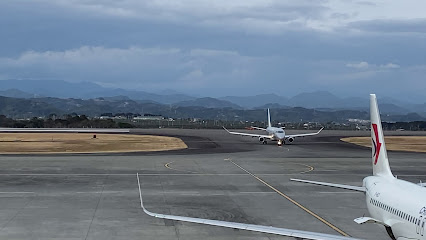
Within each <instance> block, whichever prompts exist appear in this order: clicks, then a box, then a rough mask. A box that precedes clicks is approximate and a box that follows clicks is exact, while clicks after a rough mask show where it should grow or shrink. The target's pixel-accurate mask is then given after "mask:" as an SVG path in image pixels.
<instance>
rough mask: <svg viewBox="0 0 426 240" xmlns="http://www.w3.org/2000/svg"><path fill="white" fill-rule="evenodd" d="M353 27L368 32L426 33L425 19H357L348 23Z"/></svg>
mask: <svg viewBox="0 0 426 240" xmlns="http://www.w3.org/2000/svg"><path fill="white" fill-rule="evenodd" d="M348 27H349V28H351V29H357V30H361V31H367V32H376V33H377V32H383V33H426V18H425V19H406V20H396V19H386V20H385V19H383V20H382V19H379V20H369V21H357V22H351V23H349V24H348Z"/></svg>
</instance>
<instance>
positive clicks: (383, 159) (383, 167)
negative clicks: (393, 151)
mask: <svg viewBox="0 0 426 240" xmlns="http://www.w3.org/2000/svg"><path fill="white" fill-rule="evenodd" d="M370 119H371V140H372V148H371V149H372V162H373V175H375V176H376V175H380V176H388V177H393V175H392V172H391V170H390V167H389V161H388V154H387V151H386V145H385V139H384V137H383V129H382V122H381V120H380V112H379V107H378V105H377V99H376V95H375V94H370Z"/></svg>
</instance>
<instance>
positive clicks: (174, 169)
mask: <svg viewBox="0 0 426 240" xmlns="http://www.w3.org/2000/svg"><path fill="white" fill-rule="evenodd" d="M172 163H174V161H172V162H169V163H166V164H164V167H166V168H168V169H170V170H173V171H178V172H186V173H198V172H192V171H187V170H180V169H176V168H172V167H170V164H172Z"/></svg>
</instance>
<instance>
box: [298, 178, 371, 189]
mask: <svg viewBox="0 0 426 240" xmlns="http://www.w3.org/2000/svg"><path fill="white" fill-rule="evenodd" d="M290 180H291V181H295V182H302V183H310V184H316V185H322V186H327V187H335V188H343V189H348V190H352V191H358V192H365V187H358V186H351V185H344V184H336V183H327V182H316V181H310V180H302V179H295V178H292V179H290Z"/></svg>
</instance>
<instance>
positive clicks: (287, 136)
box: [285, 127, 324, 138]
mask: <svg viewBox="0 0 426 240" xmlns="http://www.w3.org/2000/svg"><path fill="white" fill-rule="evenodd" d="M323 129H324V128H323V127H322V128H321V129H320V130H318V132H315V133H302V134H294V135H286V136H285V137H286V138H296V137H307V136H313V135H317V134H319V133H320V132H321V131H322V130H323Z"/></svg>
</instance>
